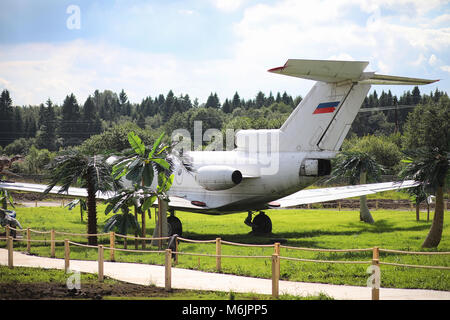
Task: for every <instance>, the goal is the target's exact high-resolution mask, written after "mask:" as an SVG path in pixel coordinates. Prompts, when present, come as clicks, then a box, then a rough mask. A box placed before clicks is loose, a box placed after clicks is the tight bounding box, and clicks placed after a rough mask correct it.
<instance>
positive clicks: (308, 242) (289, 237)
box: [183, 219, 430, 248]
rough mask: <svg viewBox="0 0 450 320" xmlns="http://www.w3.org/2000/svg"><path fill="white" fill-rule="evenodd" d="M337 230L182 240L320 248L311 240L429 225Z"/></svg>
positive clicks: (378, 223)
mask: <svg viewBox="0 0 450 320" xmlns="http://www.w3.org/2000/svg"><path fill="white" fill-rule="evenodd" d="M339 228H341V229H345V230H341V231H332V230H305V231H294V232H279V233H272V234H268V235H254V234H252V233H237V234H231V233H229V234H221V233H220V232H218V233H215V234H212V233H196V232H185V233H184V234H183V237H184V238H189V239H193V240H212V239H215V238H217V237H220V238H221V239H222V240H226V241H231V242H238V243H245V244H272V243H274V242H275V241H274V240H277V239H278V240H282V241H283V240H286V244H287V245H292V246H299V247H310V248H320V246H319V245H318V243H319V242H318V241H314V240H312V239H313V238H316V237H321V236H336V237H339V236H354V235H360V234H362V233H375V234H382V233H392V232H405V231H406V232H407V231H425V230H428V229H429V228H430V225H429V223H421V224H418V225H415V226H408V227H404V226H399V225H396V224H395V223H392V222H389V221H388V220H386V219H381V220H378V221H376V222H375V223H373V224H367V223H364V222H361V221H355V222H350V223H347V224H345V225H339Z"/></svg>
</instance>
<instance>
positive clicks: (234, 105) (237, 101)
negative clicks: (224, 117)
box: [231, 91, 241, 111]
mask: <svg viewBox="0 0 450 320" xmlns="http://www.w3.org/2000/svg"><path fill="white" fill-rule="evenodd" d="M240 107H241V100H240V97H239V94H238V93H237V91H236V93H235V94H234V96H233V101H232V102H231V111H233V110H234V109H236V108H240Z"/></svg>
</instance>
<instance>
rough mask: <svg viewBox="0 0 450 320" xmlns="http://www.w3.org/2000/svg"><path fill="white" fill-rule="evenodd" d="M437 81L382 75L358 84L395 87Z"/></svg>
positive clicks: (375, 75)
mask: <svg viewBox="0 0 450 320" xmlns="http://www.w3.org/2000/svg"><path fill="white" fill-rule="evenodd" d="M436 81H439V80H427V79H418V78H407V77H397V76H387V75H383V74H374V75H373V76H372V77H370V78H369V79H365V80H362V81H359V83H369V84H393V85H395V84H397V85H422V84H430V83H433V82H436Z"/></svg>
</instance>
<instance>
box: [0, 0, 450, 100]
mask: <svg viewBox="0 0 450 320" xmlns="http://www.w3.org/2000/svg"><path fill="white" fill-rule="evenodd" d="M211 1H212V0H211ZM244 1H245V0H242V1H218V0H217V1H214V5H216V6H217V8H218V9H221V10H223V11H227V10H228V11H227V12H230V11H232V10H237V9H239V8H242V7H243V4H244ZM424 3H425V4H426V5H424V4H422V2H421V1H409V0H401V1H400V2H398V1H397V0H382V1H375V0H374V1H369V0H367V1H356V0H342V1H332V0H321V1H294V0H284V1H277V2H274V3H271V4H263V3H259V4H254V5H249V6H248V7H247V8H246V9H245V10H244V11H243V15H242V19H241V20H240V21H239V22H238V23H235V24H234V25H233V26H232V30H233V35H232V36H234V42H231V44H229V45H228V44H227V50H229V51H227V52H229V55H228V56H227V57H226V58H220V59H219V58H216V57H212V56H211V57H210V58H205V59H202V60H200V59H197V60H196V59H195V58H192V57H190V58H183V57H182V56H180V55H178V54H177V52H174V53H167V54H156V53H152V52H142V51H139V50H136V49H132V48H124V47H121V46H120V45H118V44H117V45H112V44H106V43H101V42H90V41H86V40H76V41H71V42H66V43H58V44H45V43H31V44H18V45H0V88H8V89H10V91H11V94H12V98H13V101H14V103H15V104H28V103H30V104H38V103H41V102H44V101H45V100H46V99H47V98H48V97H50V98H51V99H52V100H54V101H55V103H61V102H62V101H63V99H64V97H65V96H66V95H67V94H69V93H70V92H74V94H75V95H76V96H77V98H78V100H79V102H84V99H86V97H87V96H88V95H89V94H92V93H93V91H94V90H95V89H99V90H104V89H110V90H113V91H116V92H119V91H120V90H121V89H122V88H123V89H124V90H125V91H126V92H127V95H128V96H129V98H130V100H131V101H132V102H140V101H141V100H142V99H143V98H144V97H146V96H148V95H152V96H154V95H156V94H160V93H163V94H165V93H167V92H168V90H169V89H172V90H174V92H175V94H180V93H188V94H189V95H190V97H191V98H192V99H193V98H195V97H198V98H199V100H200V101H201V102H203V101H206V98H207V96H208V95H209V93H210V92H217V93H218V95H219V97H220V99H221V101H223V100H224V99H225V98H227V97H228V98H231V97H232V96H233V94H234V92H235V91H238V92H239V94H240V96H241V97H243V98H246V99H248V98H253V97H254V96H255V95H256V93H257V92H258V91H259V90H262V91H263V92H265V93H266V94H268V92H269V91H270V90H271V91H272V92H273V93H276V92H277V91H280V92H283V91H285V90H286V91H287V92H288V93H290V94H292V95H294V96H295V95H297V94H302V95H304V94H306V92H307V90H308V89H309V88H310V87H311V86H312V85H313V83H312V82H311V81H308V80H301V79H293V78H290V77H282V76H279V75H275V74H271V73H267V69H269V68H272V67H276V66H280V65H282V64H284V62H285V61H286V60H287V59H288V58H304V59H338V60H365V61H369V62H370V65H369V66H368V70H372V71H377V72H380V73H390V74H394V75H403V76H411V77H431V78H443V77H442V76H441V75H440V74H438V73H437V72H441V73H445V75H447V72H450V67H449V66H450V60H449V58H450V28H448V24H447V25H446V24H445V23H443V21H447V20H446V19H447V17H446V16H445V14H444V15H441V16H440V17H441V18H440V19H438V18H435V19H434V18H427V17H426V16H425V14H426V13H429V12H431V11H430V10H431V9H430V8H434V9H436V8H440V7H439V6H440V5H441V2H440V1H437V0H436V1H434V0H432V1H430V2H428V1H426V2H424ZM249 4H250V2H249ZM401 5H402V7H401ZM227 6H228V7H227ZM385 9H389V10H385ZM147 10H148V11H151V10H153V9H152V7H151V6H149V7H148V8H147ZM386 12H388V13H386ZM411 12H412V13H411ZM176 13H178V14H185V15H191V14H193V13H200V12H197V11H196V12H192V13H191V11H190V10H181V9H180V11H178V12H176ZM355 17H356V18H355ZM230 37H231V36H230ZM217 41H220V39H217ZM211 45H215V44H214V43H212V44H211ZM194 47H195V44H193V48H192V50H194ZM438 57H439V58H438ZM444 84H445V82H444V81H441V82H440V83H439V85H440V87H441V86H442V85H444Z"/></svg>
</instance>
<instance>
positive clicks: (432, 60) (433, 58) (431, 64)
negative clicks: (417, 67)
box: [428, 54, 437, 66]
mask: <svg viewBox="0 0 450 320" xmlns="http://www.w3.org/2000/svg"><path fill="white" fill-rule="evenodd" d="M436 62H437V58H436V56H435V55H434V54H432V55H431V56H430V59H428V63H429V64H430V66H434V65H435V64H436Z"/></svg>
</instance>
